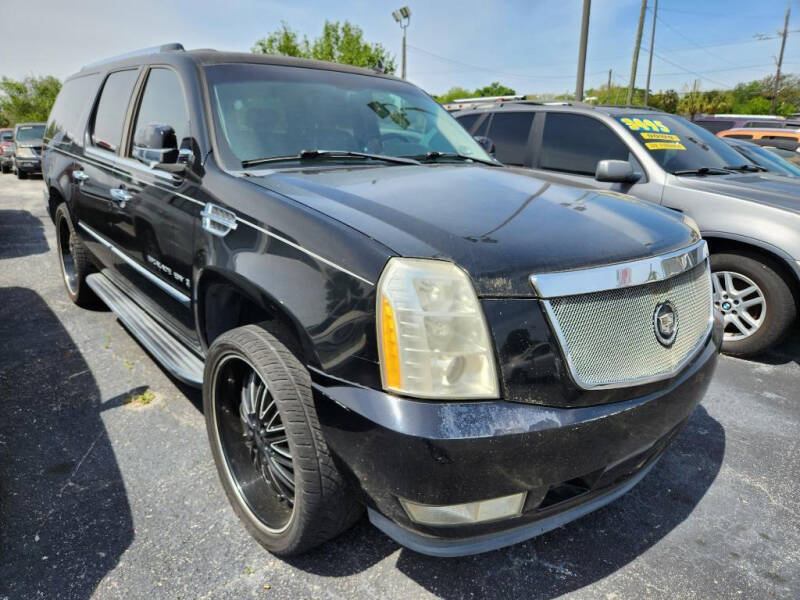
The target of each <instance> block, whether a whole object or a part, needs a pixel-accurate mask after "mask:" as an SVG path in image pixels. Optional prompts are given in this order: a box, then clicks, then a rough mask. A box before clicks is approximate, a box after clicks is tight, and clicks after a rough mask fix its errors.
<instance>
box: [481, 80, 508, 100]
mask: <svg viewBox="0 0 800 600" xmlns="http://www.w3.org/2000/svg"><path fill="white" fill-rule="evenodd" d="M516 93H517V92H516V90H514V89H513V88H510V87H508V86H505V85H503V84H501V83H500V82H499V81H493V82H492V83H490V84H489V85H485V86H483V87H482V88H478V89H477V90H475V94H474V95H473V97H474V98H480V97H483V96H513V95H515V94H516Z"/></svg>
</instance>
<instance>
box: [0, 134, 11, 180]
mask: <svg viewBox="0 0 800 600" xmlns="http://www.w3.org/2000/svg"><path fill="white" fill-rule="evenodd" d="M13 145H14V130H13V129H0V172H3V173H8V172H9V171H10V170H11V154H12V151H13Z"/></svg>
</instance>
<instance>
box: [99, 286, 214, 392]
mask: <svg viewBox="0 0 800 600" xmlns="http://www.w3.org/2000/svg"><path fill="white" fill-rule="evenodd" d="M86 283H87V284H88V285H89V287H90V288H92V291H94V293H95V294H97V295H98V296H99V297H100V299H101V300H102V301H103V302H105V303H106V304H107V305H108V307H109V308H110V309H111V310H112V311H114V314H115V315H117V318H118V319H119V320H120V321H122V323H123V324H124V325H125V327H127V328H128V331H130V332H131V333H132V334H133V335H134V337H136V339H137V340H139V342H140V343H141V344H142V346H144V347H145V348H146V349H147V350H148V351H149V352H150V354H152V355H153V357H155V359H156V360H158V362H160V363H161V364H162V365H163V366H164V368H166V369H167V370H168V371H169V372H170V373H172V374H173V375H174V376H175V377H177V378H178V379H180V380H181V381H183V382H185V383H188V384H190V385H193V386H197V387H200V386H202V385H203V361H202V360H201V359H200V358H199V357H198V356H197V355H196V354H194V353H193V352H192V351H191V350H189V349H188V348H187V347H186V346H184V345H183V344H182V343H181V342H180V341H178V340H177V339H176V338H175V336H173V335H172V334H171V333H169V332H168V331H167V330H166V329H164V328H163V327H162V326H161V325H159V324H158V323H157V322H156V320H155V319H153V317H151V316H150V315H148V314H147V313H146V312H145V311H144V310H143V309H142V308H141V307H140V306H139V305H138V304H136V303H135V302H134V301H133V300H131V299H130V298H129V297H128V296H127V295H126V294H125V293H124V292H123V291H122V290H120V289H119V288H118V287H117V286H116V285H114V283H113V282H112V281H111V280H110V279H109V278H108V277H106V276H105V275H103V274H102V273H92V274H91V275H89V276H87V277H86Z"/></svg>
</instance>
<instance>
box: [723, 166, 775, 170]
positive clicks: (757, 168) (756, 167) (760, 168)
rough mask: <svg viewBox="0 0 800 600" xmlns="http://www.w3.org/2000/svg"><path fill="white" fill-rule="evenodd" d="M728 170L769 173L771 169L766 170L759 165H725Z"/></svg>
mask: <svg viewBox="0 0 800 600" xmlns="http://www.w3.org/2000/svg"><path fill="white" fill-rule="evenodd" d="M725 168H726V169H730V170H731V171H768V170H769V169H765V168H764V167H761V166H759V165H736V166H729V165H725Z"/></svg>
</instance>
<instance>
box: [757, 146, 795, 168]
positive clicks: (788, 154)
mask: <svg viewBox="0 0 800 600" xmlns="http://www.w3.org/2000/svg"><path fill="white" fill-rule="evenodd" d="M762 147H763V148H764V149H765V150H768V151H769V152H771V153H772V154H774V155H776V156H780V157H781V158H782V159H783V160H785V161H787V162H790V163H792V164H793V165H798V166H800V147H798V148H797V150H786V149H785V148H776V147H775V146H762Z"/></svg>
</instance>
